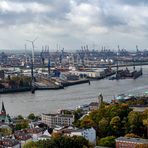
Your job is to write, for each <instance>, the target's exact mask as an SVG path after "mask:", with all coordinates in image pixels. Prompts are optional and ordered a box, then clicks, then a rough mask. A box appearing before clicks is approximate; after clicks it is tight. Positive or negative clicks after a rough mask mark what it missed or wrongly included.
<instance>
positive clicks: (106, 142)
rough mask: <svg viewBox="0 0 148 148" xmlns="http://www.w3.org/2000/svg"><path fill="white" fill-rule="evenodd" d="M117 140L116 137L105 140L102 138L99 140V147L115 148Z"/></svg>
mask: <svg viewBox="0 0 148 148" xmlns="http://www.w3.org/2000/svg"><path fill="white" fill-rule="evenodd" d="M115 139H116V137H114V136H108V137H105V138H101V139H100V140H99V145H100V146H106V147H114V146H115Z"/></svg>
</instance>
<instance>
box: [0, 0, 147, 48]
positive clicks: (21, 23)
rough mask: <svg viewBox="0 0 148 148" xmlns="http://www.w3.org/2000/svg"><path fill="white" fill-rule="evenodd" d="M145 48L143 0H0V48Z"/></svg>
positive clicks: (144, 8) (145, 9)
mask: <svg viewBox="0 0 148 148" xmlns="http://www.w3.org/2000/svg"><path fill="white" fill-rule="evenodd" d="M36 37H38V39H37V40H36V42H35V44H36V50H37V49H38V50H40V49H41V46H42V45H49V47H50V48H52V49H56V45H57V44H60V47H61V48H63V47H64V48H65V50H69V49H71V50H74V49H79V48H80V47H81V46H82V45H85V44H87V45H89V48H90V49H92V48H93V47H95V48H96V49H101V46H106V47H107V48H111V49H113V48H114V49H117V46H118V44H119V45H120V47H121V48H126V49H132V50H133V49H135V48H136V45H138V46H139V49H144V48H148V0H0V48H1V49H2V48H3V49H23V48H24V44H27V47H28V48H30V43H27V42H26V41H25V40H26V39H28V40H33V39H34V38H36Z"/></svg>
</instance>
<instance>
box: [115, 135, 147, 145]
mask: <svg viewBox="0 0 148 148" xmlns="http://www.w3.org/2000/svg"><path fill="white" fill-rule="evenodd" d="M118 141H124V142H134V143H141V144H148V139H142V138H129V137H119V138H117V139H116V142H118Z"/></svg>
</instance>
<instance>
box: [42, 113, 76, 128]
mask: <svg viewBox="0 0 148 148" xmlns="http://www.w3.org/2000/svg"><path fill="white" fill-rule="evenodd" d="M42 122H43V123H45V124H47V125H48V126H49V127H51V128H54V127H56V126H57V125H58V126H70V125H72V123H73V122H74V115H67V114H42Z"/></svg>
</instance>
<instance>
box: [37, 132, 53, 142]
mask: <svg viewBox="0 0 148 148" xmlns="http://www.w3.org/2000/svg"><path fill="white" fill-rule="evenodd" d="M49 139H51V134H50V133H49V132H48V130H46V131H45V132H44V133H43V135H41V136H40V137H38V140H49Z"/></svg>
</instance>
